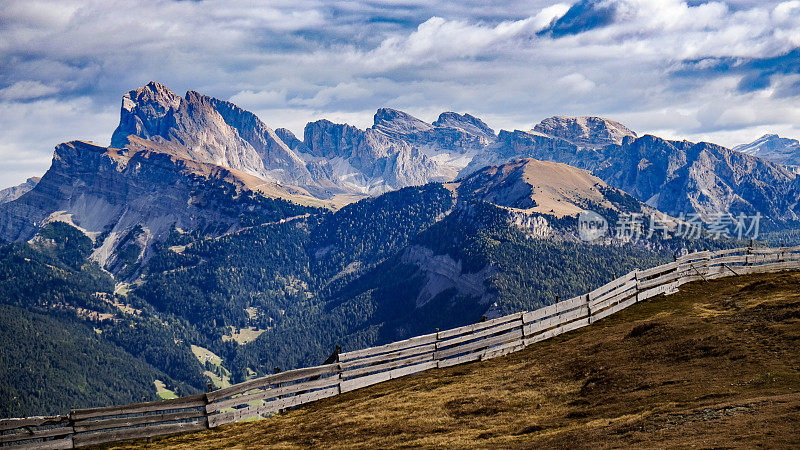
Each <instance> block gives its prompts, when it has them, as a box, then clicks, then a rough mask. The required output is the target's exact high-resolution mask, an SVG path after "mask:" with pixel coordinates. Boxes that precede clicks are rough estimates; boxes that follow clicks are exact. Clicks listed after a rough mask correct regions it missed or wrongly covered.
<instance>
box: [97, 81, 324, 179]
mask: <svg viewBox="0 0 800 450" xmlns="http://www.w3.org/2000/svg"><path fill="white" fill-rule="evenodd" d="M132 136H135V137H139V138H141V139H143V140H146V141H150V142H155V143H157V144H161V145H160V146H159V147H158V151H164V152H167V153H169V154H172V155H174V156H178V157H180V158H184V159H189V160H192V161H197V162H202V163H209V164H216V165H221V166H225V167H229V168H232V169H236V170H240V171H243V172H245V173H249V174H252V175H255V176H258V177H261V178H263V179H265V180H268V181H274V182H280V183H284V184H292V185H296V186H308V185H314V184H315V183H314V179H313V177H312V176H311V174H310V173H309V172H308V170H306V168H305V165H304V163H303V161H302V159H301V158H300V157H298V156H297V155H296V154H295V153H294V152H293V151H292V150H291V149H290V148H289V147H288V146H287V145H286V144H285V143H284V142H283V141H282V140H281V139H280V138H279V137H278V136H277V135H276V134H275V132H274V131H273V130H272V129H270V128H269V127H267V126H266V125H265V124H264V123H263V122H261V120H259V119H258V117H256V116H255V115H254V114H252V113H250V112H248V111H245V110H243V109H241V108H239V107H238V106H236V105H234V104H232V103H229V102H225V101H222V100H218V99H215V98H212V97H207V96H205V95H201V94H199V93H197V92H194V91H190V92H188V93H187V94H186V97H185V98H183V97H180V96H178V95H176V94H174V93H173V92H172V91H170V90H169V89H167V88H166V87H165V86H162V85H160V84H158V83H153V82H151V83H149V84H148V85H147V86H144V87H142V88H139V89H136V90H133V91H130V92H128V93H127V94H125V95H124V96H123V99H122V108H121V112H120V123H119V126H118V127H117V129H116V130H115V131H114V134H113V135H112V138H111V146H112V147H117V148H132V149H143V148H146V147H147V144H146V143H144V144H143V143H142V142H141V141H135V140H132V139H131V137H132ZM151 150H152V149H151Z"/></svg>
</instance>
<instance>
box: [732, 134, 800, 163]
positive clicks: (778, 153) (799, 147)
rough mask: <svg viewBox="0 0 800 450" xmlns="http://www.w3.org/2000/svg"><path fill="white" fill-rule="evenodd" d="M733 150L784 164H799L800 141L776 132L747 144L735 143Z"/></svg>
mask: <svg viewBox="0 0 800 450" xmlns="http://www.w3.org/2000/svg"><path fill="white" fill-rule="evenodd" d="M733 150H735V151H737V152H741V153H745V154H748V155H752V156H757V157H759V158H762V159H766V160H767V161H771V162H774V163H776V164H783V165H785V166H797V165H800V141H798V140H797V139H788V138H783V137H780V136H778V135H777V134H765V135H764V136H761V137H760V138H758V139H756V140H755V141H753V142H750V143H749V144H742V145H737V146H736V147H734V148H733Z"/></svg>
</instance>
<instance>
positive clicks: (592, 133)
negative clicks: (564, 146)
mask: <svg viewBox="0 0 800 450" xmlns="http://www.w3.org/2000/svg"><path fill="white" fill-rule="evenodd" d="M533 131H535V132H537V133H542V134H545V135H547V136H552V137H557V138H560V139H564V140H566V141H569V142H572V143H573V144H575V145H578V146H581V147H586V148H601V147H604V146H606V145H609V144H621V143H622V139H623V138H624V137H626V136H633V137H636V133H634V132H633V131H631V130H630V129H628V127H626V126H625V125H622V124H621V123H619V122H615V121H613V120H609V119H605V118H603V117H566V116H555V117H550V118H548V119H545V120H543V121H541V122H540V123H539V124H537V125H536V126H534V127H533Z"/></svg>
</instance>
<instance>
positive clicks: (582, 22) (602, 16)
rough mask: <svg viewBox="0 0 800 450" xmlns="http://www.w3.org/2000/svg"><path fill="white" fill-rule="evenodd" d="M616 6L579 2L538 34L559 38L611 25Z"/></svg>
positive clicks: (601, 0) (599, 1)
mask: <svg viewBox="0 0 800 450" xmlns="http://www.w3.org/2000/svg"><path fill="white" fill-rule="evenodd" d="M617 6H618V5H617V3H614V2H610V1H605V0H581V1H580V2H578V3H576V4H574V5H572V7H570V8H569V10H568V11H567V13H566V14H564V15H563V16H562V17H559V18H558V19H556V20H554V21H553V23H551V24H550V25H549V26H548V27H547V28H545V29H544V30H541V31H539V33H538V34H539V35H540V36H552V37H554V38H559V37H562V36H569V35H573V34H580V33H583V32H586V31H589V30H594V29H595V28H601V27H605V26H607V25H611V24H612V23H614V19H615V18H616V16H617Z"/></svg>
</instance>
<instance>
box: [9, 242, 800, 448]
mask: <svg viewBox="0 0 800 450" xmlns="http://www.w3.org/2000/svg"><path fill="white" fill-rule="evenodd" d="M787 269H800V246H798V247H783V248H750V247H746V248H737V249H730V250H720V251H713V252H712V251H704V252H698V253H692V254H689V255H686V256H683V257H680V258H677V259H676V261H674V262H671V263H668V264H664V265H661V266H658V267H654V268H652V269H647V270H640V271H633V272H631V273H629V274H627V275H624V276H622V277H620V278H617V279H615V280H613V281H611V282H609V283H607V284H605V285H603V286H601V287H599V288H597V289H595V290H593V291H591V292H589V293H588V294H583V295H579V296H577V297H574V298H571V299H568V300H564V301H561V302H558V303H556V304H553V305H550V306H547V307H544V308H540V309H537V310H535V311H527V312H519V313H514V314H510V315H507V316H504V317H500V318H497V319H491V320H487V321H484V322H480V323H476V324H473V325H467V326H463V327H459V328H454V329H451V330H445V331H438V332H436V333H431V334H427V335H424V336H416V337H413V338H410V339H406V340H404V341H399V342H393V343H391V344H386V345H381V346H378V347H371V348H366V349H363V350H355V351H352V352H346V353H341V354H339V355H338V359H337V360H333V362H332V363H330V364H324V365H321V366H316V367H307V368H302V369H296V370H290V371H288V372H283V373H278V374H275V375H269V376H266V377H262V378H257V379H253V380H249V381H245V382H243V383H239V384H237V385H234V386H230V387H227V388H224V389H219V390H216V391H212V392H209V393H206V394H198V395H192V396H189V397H182V398H177V399H171V400H161V401H154V402H145V403H137V404H133V405H125V406H111V407H103V408H91V409H79V410H73V411H71V412H70V413H69V414H68V415H62V416H52V417H29V418H23V419H2V420H0V446H2V447H3V448H5V447H7V446H8V448H37V449H61V448H76V447H84V446H88V445H94V444H101V443H108V442H117V441H123V440H128V439H139V438H149V437H155V436H163V435H168V434H176V433H183V432H188V431H196V430H202V429H206V428H213V427H217V426H219V425H223V424H227V423H232V422H237V421H240V420H244V419H248V418H254V417H263V416H266V415H269V414H273V413H276V412H278V411H280V410H283V409H285V408H291V407H295V406H299V405H302V404H306V403H310V402H313V401H316V400H319V399H322V398H326V397H331V396H334V395H337V394H341V393H343V392H348V391H352V390H355V389H359V388H363V387H366V386H371V385H373V384H376V383H380V382H383V381H387V380H391V379H393V378H399V377H402V376H406V375H410V374H413V373H418V372H421V371H424V370H428V369H432V368H437V367H448V366H453V365H456V364H462V363H465V362H469V361H479V360H486V359H489V358H494V357H497V356H501V355H505V354H508V353H511V352H515V351H517V350H520V349H522V348H524V347H526V346H528V345H530V344H532V343H534V342H539V341H542V340H544V339H548V338H551V337H553V336H557V335H559V334H562V333H566V332H568V331H570V330H574V329H576V328H580V327H584V326H586V325H589V324H591V323H593V322H596V321H598V320H600V319H602V318H603V317H606V316H609V315H611V314H613V313H615V312H617V311H619V310H621V309H624V308H627V307H628V306H630V305H633V304H634V303H637V302H641V301H643V300H646V299H648V298H651V297H654V296H656V295H659V294H666V295H669V294H671V293H674V292H676V291H677V289H678V287H679V286H681V285H682V284H685V283H688V282H691V281H698V280H710V279H715V278H720V277H725V276H732V275H743V274H749V273H766V272H779V271H782V270H787Z"/></svg>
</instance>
